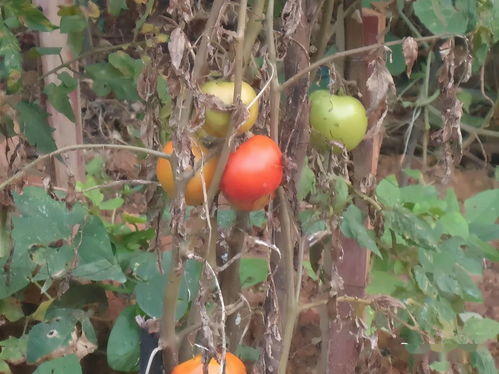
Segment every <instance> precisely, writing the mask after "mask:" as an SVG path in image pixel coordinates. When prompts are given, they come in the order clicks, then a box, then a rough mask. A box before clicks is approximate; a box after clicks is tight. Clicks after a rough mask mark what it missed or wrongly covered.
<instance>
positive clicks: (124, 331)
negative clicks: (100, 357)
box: [107, 306, 140, 372]
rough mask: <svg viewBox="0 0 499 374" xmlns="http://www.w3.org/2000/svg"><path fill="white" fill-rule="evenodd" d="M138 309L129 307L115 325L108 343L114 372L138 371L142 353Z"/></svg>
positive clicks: (109, 362) (108, 360)
mask: <svg viewBox="0 0 499 374" xmlns="http://www.w3.org/2000/svg"><path fill="white" fill-rule="evenodd" d="M135 315H136V308H135V307H133V306H127V307H126V308H125V309H123V311H122V312H121V313H120V315H119V316H118V319H117V320H116V322H115V323H114V326H113V329H112V330H111V334H110V335H109V339H108V341H107V362H108V364H109V366H110V367H111V368H112V369H113V370H117V371H125V372H130V371H137V370H138V364H139V353H140V333H139V326H138V325H137V322H136V321H135Z"/></svg>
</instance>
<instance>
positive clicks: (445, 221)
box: [437, 212, 470, 239]
mask: <svg viewBox="0 0 499 374" xmlns="http://www.w3.org/2000/svg"><path fill="white" fill-rule="evenodd" d="M437 227H438V229H439V230H440V232H441V233H442V234H448V235H451V236H460V237H462V238H464V239H467V238H468V237H469V234H470V232H469V228H468V223H467V222H466V220H465V219H464V217H463V216H462V215H461V213H459V212H448V213H445V214H444V215H443V216H442V217H440V219H439V220H438V222H437Z"/></svg>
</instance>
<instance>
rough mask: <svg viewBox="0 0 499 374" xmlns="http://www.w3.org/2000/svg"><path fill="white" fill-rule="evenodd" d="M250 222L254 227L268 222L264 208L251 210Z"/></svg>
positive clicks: (262, 225)
mask: <svg viewBox="0 0 499 374" xmlns="http://www.w3.org/2000/svg"><path fill="white" fill-rule="evenodd" d="M249 222H250V225H251V226H254V227H261V228H262V227H264V226H265V224H266V223H267V216H266V215H265V211H264V210H257V211H253V212H250V214H249Z"/></svg>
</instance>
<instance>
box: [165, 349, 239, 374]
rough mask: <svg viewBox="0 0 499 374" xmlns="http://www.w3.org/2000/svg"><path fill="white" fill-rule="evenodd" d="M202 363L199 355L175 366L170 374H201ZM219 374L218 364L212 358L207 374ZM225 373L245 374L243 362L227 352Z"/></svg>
mask: <svg viewBox="0 0 499 374" xmlns="http://www.w3.org/2000/svg"><path fill="white" fill-rule="evenodd" d="M202 373H203V361H202V359H201V355H198V356H196V357H194V358H192V359H190V360H187V361H185V362H183V363H181V364H180V365H177V366H176V367H175V368H174V369H173V371H172V374H202ZM218 373H220V364H219V363H218V362H217V361H216V360H215V359H214V358H212V359H211V360H210V362H209V363H208V374H218ZM225 373H226V374H246V368H245V366H244V364H243V362H242V361H241V360H240V359H239V358H238V357H237V356H235V355H233V354H232V353H230V352H227V354H226V355H225Z"/></svg>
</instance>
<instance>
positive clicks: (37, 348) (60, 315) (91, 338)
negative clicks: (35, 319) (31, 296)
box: [27, 309, 97, 363]
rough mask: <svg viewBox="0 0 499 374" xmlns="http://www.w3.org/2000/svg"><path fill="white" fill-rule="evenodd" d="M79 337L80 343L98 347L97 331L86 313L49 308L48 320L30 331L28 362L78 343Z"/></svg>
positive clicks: (89, 346)
mask: <svg viewBox="0 0 499 374" xmlns="http://www.w3.org/2000/svg"><path fill="white" fill-rule="evenodd" d="M79 327H80V328H81V332H80V335H78V329H79ZM77 339H80V340H81V341H80V344H86V345H87V349H91V348H94V349H95V348H97V338H96V337H95V331H94V329H93V327H92V324H91V323H90V320H89V319H88V316H87V315H86V313H85V312H84V311H82V310H74V309H53V310H49V311H48V312H47V315H46V322H42V323H39V324H37V325H35V326H33V327H32V328H31V330H30V332H29V337H28V355H27V362H28V363H34V362H36V361H38V360H40V359H43V358H46V357H48V356H49V355H50V354H52V353H53V352H54V351H55V350H58V349H67V348H68V347H69V346H70V345H73V344H76V343H77V341H76V340H77Z"/></svg>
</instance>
